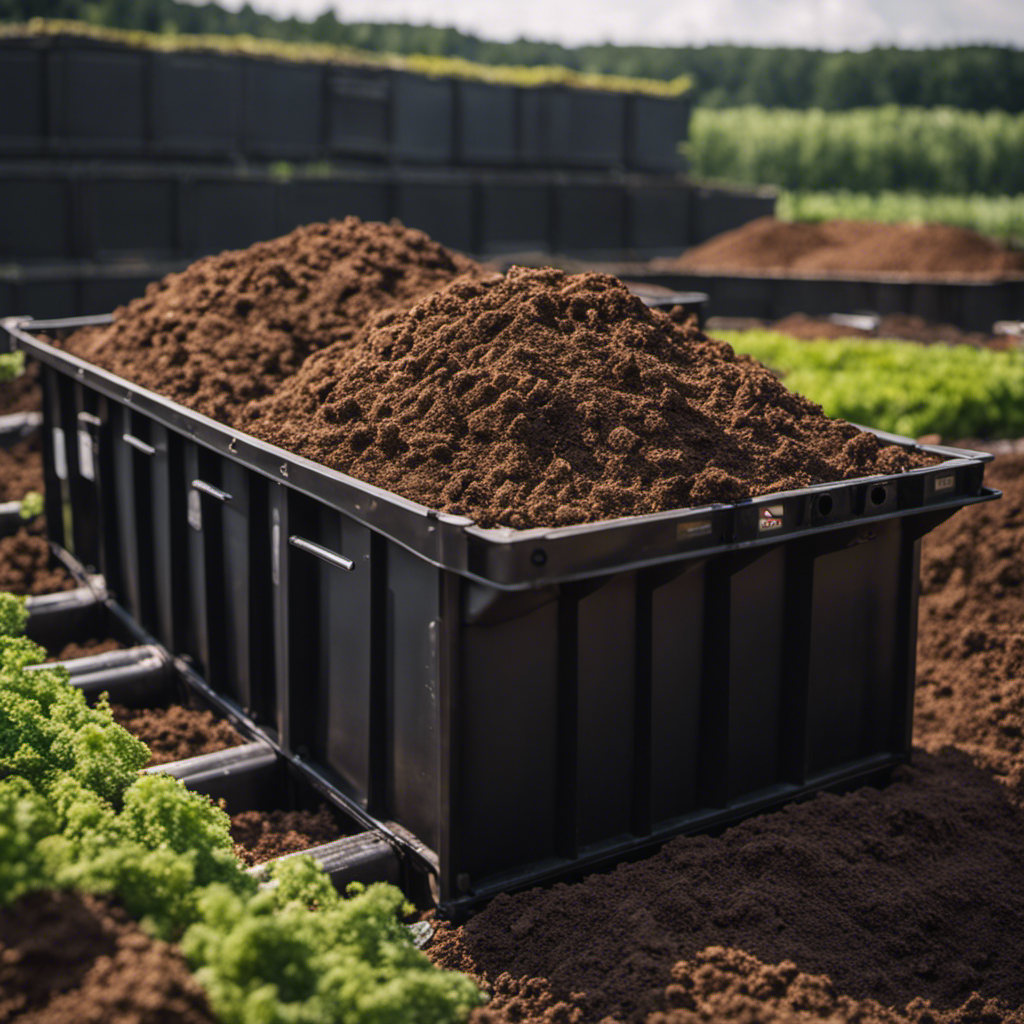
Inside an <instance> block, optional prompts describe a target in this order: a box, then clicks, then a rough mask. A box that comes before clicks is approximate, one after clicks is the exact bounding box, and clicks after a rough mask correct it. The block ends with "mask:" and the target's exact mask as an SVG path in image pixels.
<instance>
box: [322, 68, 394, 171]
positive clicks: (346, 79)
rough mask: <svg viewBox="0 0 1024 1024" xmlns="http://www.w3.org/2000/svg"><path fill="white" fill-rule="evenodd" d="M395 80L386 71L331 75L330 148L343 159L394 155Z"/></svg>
mask: <svg viewBox="0 0 1024 1024" xmlns="http://www.w3.org/2000/svg"><path fill="white" fill-rule="evenodd" d="M390 105H391V79H390V77H389V75H388V74H387V72H383V71H363V72H361V71H357V70H355V69H344V70H342V69H330V70H328V72H327V147H328V149H329V150H330V151H331V152H332V153H337V154H338V155H339V156H359V157H376V158H379V159H384V158H385V157H387V156H388V154H389V152H390V125H391V112H390Z"/></svg>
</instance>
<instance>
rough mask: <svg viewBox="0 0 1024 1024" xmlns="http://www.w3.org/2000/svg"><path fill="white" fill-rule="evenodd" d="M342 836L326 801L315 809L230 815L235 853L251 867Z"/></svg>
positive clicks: (245, 812) (246, 812)
mask: <svg viewBox="0 0 1024 1024" xmlns="http://www.w3.org/2000/svg"><path fill="white" fill-rule="evenodd" d="M342 835H343V832H342V831H341V829H339V827H338V823H337V821H336V820H335V818H334V815H333V814H332V813H331V810H330V808H329V807H327V805H326V804H321V805H320V807H319V808H318V809H317V810H316V811H242V812H241V813H239V814H233V815H232V816H231V838H232V839H233V840H234V841H235V853H236V854H237V855H238V857H239V858H240V859H241V860H243V861H244V862H245V863H246V864H248V865H249V866H250V867H251V866H252V865H254V864H262V863H263V862H264V861H268V860H272V859H273V858H274V857H283V856H285V854H289V853H298V852H299V851H300V850H308V849H309V848H310V847H311V846H320V845H321V844H323V843H329V842H332V841H333V840H335V839H340V838H341V836H342Z"/></svg>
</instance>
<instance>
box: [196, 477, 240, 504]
mask: <svg viewBox="0 0 1024 1024" xmlns="http://www.w3.org/2000/svg"><path fill="white" fill-rule="evenodd" d="M192 486H193V487H194V488H195V489H196V490H197V491H202V492H203V494H208V495H209V496H210V497H211V498H216V499H217V500H218V501H230V500H231V495H230V494H228V492H227V491H222V490H221V489H220V488H219V487H214V486H213V484H208V483H207V482H206V481H205V480H193V481H192Z"/></svg>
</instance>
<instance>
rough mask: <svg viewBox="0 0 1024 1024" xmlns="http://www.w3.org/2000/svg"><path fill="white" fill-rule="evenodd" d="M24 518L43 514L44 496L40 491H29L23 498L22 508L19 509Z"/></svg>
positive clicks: (33, 517)
mask: <svg viewBox="0 0 1024 1024" xmlns="http://www.w3.org/2000/svg"><path fill="white" fill-rule="evenodd" d="M18 512H19V515H20V516H21V518H22V519H35V517H36V516H41V515H42V514H43V496H42V495H41V494H40V493H39V492H38V491H29V492H28V494H26V495H25V497H24V498H22V499H21V508H20V509H19V510H18Z"/></svg>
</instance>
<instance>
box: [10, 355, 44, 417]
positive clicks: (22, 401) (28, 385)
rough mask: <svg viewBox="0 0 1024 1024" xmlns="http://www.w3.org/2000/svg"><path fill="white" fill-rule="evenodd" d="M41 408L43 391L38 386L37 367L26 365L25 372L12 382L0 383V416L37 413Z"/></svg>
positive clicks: (33, 364)
mask: <svg viewBox="0 0 1024 1024" xmlns="http://www.w3.org/2000/svg"><path fill="white" fill-rule="evenodd" d="M42 407H43V389H42V387H41V386H40V384H39V366H38V364H37V363H34V362H32V363H28V364H27V365H26V366H25V372H24V373H19V374H18V376H17V377H15V378H14V379H13V380H5V381H0V416H9V415H11V414H12V413H16V412H39V411H40V410H41V409H42Z"/></svg>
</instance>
